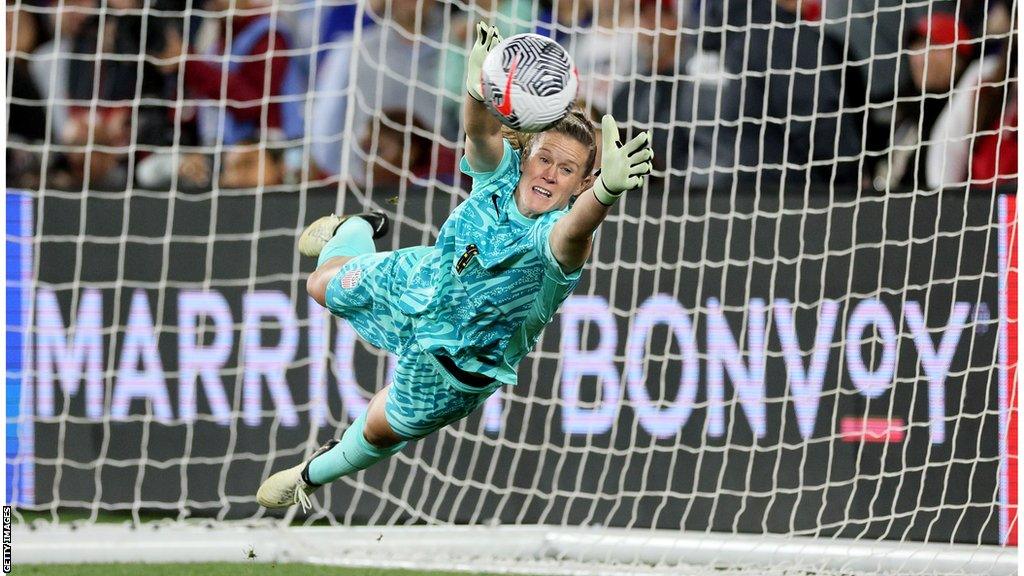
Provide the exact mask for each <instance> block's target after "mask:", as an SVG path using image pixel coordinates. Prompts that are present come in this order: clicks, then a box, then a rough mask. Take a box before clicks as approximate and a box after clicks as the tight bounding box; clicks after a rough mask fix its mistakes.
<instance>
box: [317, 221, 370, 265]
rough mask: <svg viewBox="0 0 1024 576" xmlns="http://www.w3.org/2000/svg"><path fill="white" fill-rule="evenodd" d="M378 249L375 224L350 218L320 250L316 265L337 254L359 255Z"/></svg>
mask: <svg viewBox="0 0 1024 576" xmlns="http://www.w3.org/2000/svg"><path fill="white" fill-rule="evenodd" d="M376 251H377V247H376V246H374V245H373V226H370V223H369V222H367V221H366V220H363V219H362V218H349V219H347V220H345V221H344V222H342V223H341V226H338V229H337V230H335V231H334V237H333V238H331V239H330V240H328V241H327V244H326V245H325V246H324V249H323V250H321V251H320V257H319V258H317V259H316V265H317V267H320V266H321V265H322V264H323V263H324V262H326V261H328V260H330V259H331V258H334V257H336V256H359V255H360V254H373V253H374V252H376Z"/></svg>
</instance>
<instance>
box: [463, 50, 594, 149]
mask: <svg viewBox="0 0 1024 576" xmlns="http://www.w3.org/2000/svg"><path fill="white" fill-rule="evenodd" d="M481 83H482V84H483V86H482V87H481V88H482V90H481V92H482V93H483V96H484V104H486V105H487V109H488V110H490V111H491V113H493V114H494V115H495V116H497V117H498V119H499V120H501V123H502V124H504V125H506V126H508V127H509V128H512V129H513V130H518V131H520V132H540V131H542V130H546V129H547V128H550V127H551V126H552V125H554V124H555V123H556V122H558V121H559V120H561V119H562V118H564V117H565V115H566V114H567V113H568V112H569V108H570V107H571V106H572V103H573V101H574V100H576V89H577V86H578V84H579V79H578V78H577V76H576V66H575V65H573V62H572V58H571V57H570V56H569V53H568V52H566V51H565V48H562V46H561V45H559V44H558V42H555V41H554V40H552V39H550V38H545V37H544V36H540V35H537V34H516V35H515V36H510V37H508V38H506V39H505V40H503V41H502V42H501V43H499V44H498V45H497V46H495V47H494V48H493V49H492V50H491V51H490V52H489V53H488V54H487V58H485V59H484V64H483V70H482V74H481Z"/></svg>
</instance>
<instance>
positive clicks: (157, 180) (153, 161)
mask: <svg viewBox="0 0 1024 576" xmlns="http://www.w3.org/2000/svg"><path fill="white" fill-rule="evenodd" d="M212 170H213V158H212V157H211V155H210V154H208V153H206V152H202V151H196V150H194V149H189V150H184V149H183V150H179V151H178V153H177V154H175V153H174V152H169V151H160V152H155V153H153V154H150V155H148V156H146V157H145V158H143V159H142V160H140V161H139V162H138V164H136V165H135V186H137V187H138V188H142V189H144V190H178V191H179V192H209V191H210V189H211V187H212V185H213V177H212Z"/></svg>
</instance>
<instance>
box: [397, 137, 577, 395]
mask: <svg viewBox="0 0 1024 576" xmlns="http://www.w3.org/2000/svg"><path fill="white" fill-rule="evenodd" d="M459 167H460V169H461V170H462V172H463V173H465V174H467V175H469V176H470V177H472V178H473V186H472V190H471V192H470V196H469V198H468V199H467V200H466V201H465V202H463V203H461V204H460V205H459V206H458V207H456V208H455V210H454V211H452V213H451V215H450V216H449V217H448V220H447V221H445V223H444V225H443V226H442V227H441V233H440V235H439V236H438V238H437V242H436V243H435V245H434V246H433V248H432V249H431V251H430V252H429V253H428V254H426V255H425V256H424V257H423V258H422V259H421V260H420V261H419V262H418V263H417V264H416V265H415V267H414V269H413V270H412V271H411V273H410V275H409V279H408V282H407V284H406V287H407V289H406V290H405V291H404V293H403V294H402V295H401V296H400V297H399V301H398V303H397V304H398V308H399V309H400V310H401V311H402V312H404V313H405V314H408V315H409V316H410V317H411V318H412V323H413V332H414V334H415V338H416V341H417V343H418V344H419V346H420V348H421V349H422V350H424V351H426V352H428V353H431V354H441V355H445V356H448V357H450V358H452V359H453V360H454V361H455V363H456V364H457V365H458V367H459V368H461V369H463V370H466V371H468V372H475V373H478V374H484V375H486V376H489V377H491V378H494V379H495V380H498V381H500V382H502V383H505V384H514V383H515V382H516V367H517V365H518V364H519V362H520V360H522V359H523V357H525V356H526V355H527V354H528V353H529V352H530V350H531V349H532V348H533V346H534V344H536V342H537V339H538V338H540V334H541V332H542V331H543V329H544V326H545V325H547V323H548V322H549V321H551V319H552V317H553V316H554V314H555V312H556V311H557V310H558V306H559V305H561V303H562V302H563V301H564V300H565V299H566V297H568V295H569V294H571V293H572V291H573V290H574V289H575V288H576V285H577V284H578V283H579V278H580V271H581V270H582V268H581V270H577V271H575V272H573V273H571V274H566V273H564V272H563V271H562V268H561V266H560V265H559V264H558V262H557V261H556V260H555V258H554V256H553V255H552V254H551V248H550V245H549V244H548V237H549V236H550V234H551V229H552V227H553V226H554V224H555V222H557V221H558V219H559V218H562V217H563V216H565V215H566V214H567V213H568V209H563V210H556V211H553V212H548V213H545V214H542V215H540V216H538V217H537V218H527V217H526V216H523V215H522V214H521V213H520V212H519V209H518V207H517V206H516V202H515V198H514V192H515V189H516V185H517V184H518V182H519V174H520V172H519V154H518V152H516V151H515V150H513V149H512V147H511V145H510V144H509V143H508V141H505V142H504V153H503V155H502V159H501V163H500V164H499V165H498V167H497V168H496V169H495V170H494V171H492V172H487V173H482V172H474V171H473V170H472V169H471V168H470V166H469V163H468V161H467V160H466V158H465V157H463V158H462V161H461V163H460V165H459Z"/></svg>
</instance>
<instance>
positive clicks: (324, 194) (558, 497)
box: [7, 0, 1017, 545]
mask: <svg viewBox="0 0 1024 576" xmlns="http://www.w3.org/2000/svg"><path fill="white" fill-rule="evenodd" d="M840 5H842V6H840ZM489 8H491V7H490V6H481V5H478V4H475V3H474V4H471V5H468V6H467V5H464V4H461V3H445V2H429V1H424V2H404V3H403V2H400V1H398V0H391V1H390V2H369V3H366V4H364V5H360V4H356V3H345V2H331V3H327V2H315V3H281V4H278V5H276V7H275V8H274V9H271V8H270V7H269V5H266V4H262V3H258V2H237V3H236V4H235V5H234V7H233V9H232V8H231V7H229V6H228V5H226V4H221V3H218V1H217V0H210V1H209V2H205V3H195V4H192V3H189V4H181V3H175V2H161V1H157V2H138V1H137V0H118V1H109V0H108V2H107V3H106V4H104V5H102V6H100V5H98V4H96V3H95V2H92V1H91V0H65V2H63V3H61V4H54V3H50V2H27V1H22V2H17V3H8V8H7V17H8V18H7V20H8V37H9V38H11V41H9V43H8V60H7V63H8V71H7V74H8V96H7V104H8V117H9V119H10V120H9V122H8V130H9V132H8V143H7V160H8V176H7V177H8V193H7V214H8V218H7V222H8V225H7V247H8V292H7V302H8V324H7V325H8V328H7V330H8V353H7V354H8V356H7V359H8V373H7V384H8V388H7V389H8V420H7V422H8V427H7V429H8V446H7V455H8V465H7V478H8V492H7V501H8V502H11V503H15V504H16V505H17V510H18V511H19V512H25V513H38V512H43V513H44V514H45V515H46V516H49V517H51V518H54V519H59V518H60V517H61V516H63V515H67V514H69V513H71V512H72V511H81V510H84V511H86V512H87V513H88V514H90V516H91V517H92V518H95V516H96V515H98V514H101V513H102V514H107V513H130V514H131V516H132V517H133V518H134V519H136V520H138V519H139V518H140V517H141V516H142V515H145V514H149V513H158V514H160V515H166V516H169V517H171V518H176V519H179V520H181V519H185V518H188V517H192V516H199V517H212V518H216V519H218V520H230V519H252V518H260V517H262V516H263V514H264V513H263V512H261V511H260V510H259V509H258V508H257V507H256V506H255V504H254V503H253V502H252V500H251V498H252V496H251V495H252V494H253V492H254V490H255V487H256V486H257V485H258V484H259V481H260V480H261V479H262V478H264V477H266V476H267V474H268V473H269V472H270V471H271V470H274V469H277V468H279V467H280V466H283V465H286V464H291V463H293V462H295V461H297V460H298V459H300V458H301V457H302V454H303V453H304V451H305V450H306V448H307V446H308V445H309V444H310V443H313V442H315V441H318V440H323V439H326V438H327V437H330V436H336V435H337V433H338V430H339V429H341V428H342V427H343V426H344V425H345V424H346V423H347V422H349V421H350V420H351V418H353V417H354V416H355V415H356V414H358V411H359V409H360V408H361V407H362V406H364V405H365V401H366V398H368V396H369V394H370V393H371V392H372V391H373V390H374V389H375V388H376V387H377V386H379V384H380V382H382V381H383V380H384V379H385V378H386V376H387V373H388V361H387V358H386V357H384V356H382V355H381V354H380V353H378V352H376V351H374V350H371V349H368V348H366V347H365V346H363V345H362V344H360V343H358V342H356V341H354V339H353V337H352V333H351V331H350V330H347V329H346V327H344V326H343V325H340V324H337V325H333V326H331V327H330V328H328V327H327V326H328V325H329V324H333V322H329V321H328V319H327V318H326V317H325V316H324V315H323V313H322V312H320V311H318V310H315V309H314V310H313V311H312V312H311V309H310V307H309V306H308V300H307V298H306V296H305V294H304V291H303V286H304V273H305V272H306V271H308V269H309V267H310V266H311V263H310V262H307V261H304V260H302V259H300V258H299V257H298V256H297V255H296V254H295V252H294V245H295V238H296V235H297V233H298V231H300V230H301V227H302V225H303V224H304V223H306V222H309V221H310V220H312V219H313V218H315V217H316V216H318V215H320V214H322V213H324V212H328V211H341V212H344V211H352V210H357V209H363V208H365V207H367V206H376V207H383V208H384V209H386V210H388V211H389V212H391V214H392V215H393V217H394V219H395V224H396V226H395V232H394V234H393V235H392V236H391V237H389V238H388V239H386V240H385V241H384V242H383V245H381V248H396V247H399V246H408V245H413V244H422V243H427V242H430V241H431V238H432V234H433V233H434V232H436V230H437V228H438V227H439V226H440V224H441V223H442V222H443V220H444V217H445V215H446V214H447V213H448V212H449V211H450V210H451V208H452V207H453V206H454V205H455V204H457V202H458V201H459V200H460V199H461V198H462V197H463V196H464V194H465V192H464V190H466V189H468V186H467V183H466V182H465V180H464V179H462V178H460V177H459V176H458V175H457V174H456V173H455V170H454V167H455V159H457V158H458V156H459V155H460V154H461V149H460V140H461V138H460V132H459V130H460V128H459V125H458V122H457V121H455V119H456V118H458V113H457V105H458V102H459V99H460V98H461V96H462V92H461V90H462V86H461V84H460V81H461V78H462V70H463V68H462V66H463V65H464V60H463V59H464V55H465V53H466V49H467V47H468V46H469V44H468V43H469V42H471V38H468V37H467V36H464V35H462V34H463V33H464V31H465V27H466V24H467V23H468V22H470V21H471V18H472V17H473V15H474V14H480V13H485V14H486V12H481V11H486V10H487V9H489ZM493 8H494V9H495V10H496V14H497V15H493V18H495V19H496V21H497V22H498V23H499V26H503V30H504V31H505V32H506V35H507V34H509V33H512V32H515V31H525V30H531V31H537V32H539V33H542V34H549V35H553V36H554V37H555V38H556V39H558V40H559V41H561V42H563V43H564V44H565V45H566V46H567V48H569V49H570V51H571V52H572V53H573V54H574V56H575V58H576V61H577V64H578V65H579V66H580V75H581V78H583V79H584V84H583V89H582V90H581V97H582V100H583V102H584V103H585V104H586V105H589V106H591V107H592V108H593V109H594V111H595V114H597V113H598V112H600V111H605V110H612V111H614V112H615V114H616V117H617V118H618V119H619V121H620V123H621V125H622V126H623V127H624V128H625V130H626V131H631V130H639V129H647V128H651V127H653V128H654V129H655V134H656V138H655V145H656V147H657V150H656V152H657V153H658V157H659V158H660V159H661V162H660V163H659V164H658V165H657V166H656V172H655V174H654V175H653V177H652V179H651V182H650V183H649V185H648V187H647V189H646V190H645V192H644V193H643V194H635V195H632V196H630V197H628V198H627V199H626V200H625V201H624V202H622V207H621V208H620V211H619V212H618V213H617V214H615V215H614V217H613V218H612V219H611V220H610V221H609V223H608V224H606V225H605V227H604V228H603V229H602V232H601V234H600V235H599V245H598V248H597V250H596V251H595V257H594V259H593V263H592V265H591V266H590V267H589V268H588V270H587V272H586V273H585V274H584V281H583V283H582V284H581V286H580V289H579V290H578V292H577V295H575V296H574V297H573V298H572V299H571V300H570V301H568V302H567V304H566V305H565V307H564V308H563V310H562V313H561V314H560V316H559V317H558V318H557V319H556V321H555V322H554V323H553V324H552V325H551V326H550V327H549V329H548V331H547V332H546V333H545V335H544V337H543V339H542V341H541V343H540V345H539V346H538V350H537V352H535V353H534V354H533V355H532V356H531V358H530V359H529V360H528V361H527V362H525V363H524V365H523V367H522V369H521V380H520V385H519V386H517V387H516V388H513V389H510V390H506V391H503V395H502V398H501V399H500V400H496V401H495V402H492V403H489V404H488V406H487V407H486V408H485V410H483V411H482V412H481V413H480V414H479V415H477V416H475V417H474V418H472V419H470V420H469V421H467V422H466V423H464V424H462V425H460V426H459V427H457V428H456V429H452V430H447V431H443V432H442V433H440V434H438V435H437V436H436V437H434V438H431V439H428V440H426V441H423V442H420V443H418V444H417V445H416V446H415V447H414V448H410V449H407V450H406V451H405V452H404V453H403V454H402V455H400V456H399V457H398V458H396V459H394V460H393V461H391V462H389V463H388V464H385V465H381V466H378V467H376V468H374V469H371V470H369V471H367V472H365V473H363V474H360V475H359V476H357V477H355V478H353V479H346V480H344V481H342V482H339V483H337V484H336V485H334V486H332V487H331V489H330V490H329V491H327V493H326V494H325V497H324V499H322V500H321V503H322V506H319V507H317V508H316V509H314V511H313V512H312V513H311V514H309V515H308V516H304V517H303V516H302V515H300V519H301V520H302V521H303V522H305V523H310V524H311V523H315V522H322V521H326V522H328V523H331V524H344V525H353V524H357V525H358V524H367V523H368V524H374V525H404V524H422V523H425V524H438V523H441V524H445V523H458V524H462V523H469V524H488V523H494V522H497V523H500V524H506V525H538V524H539V525H551V526H580V525H600V526H610V527H625V528H629V529H633V530H638V531H643V530H648V529H651V528H657V529H670V530H672V529H674V530H678V529H685V530H690V531H697V532H722V533H737V532H743V533H755V534H758V533H778V534H786V535H805V536H824V537H831V536H841V537H844V538H849V539H852V540H866V541H871V540H894V541H899V542H905V541H926V542H938V543H961V544H974V545H992V544H996V545H998V544H1012V545H1016V462H1017V456H1016V443H1015V437H1016V433H1015V430H1016V416H1015V414H1016V411H1015V408H1014V406H1015V403H1016V401H1015V390H1016V375H1015V367H1016V351H1015V348H1016V345H1015V341H1016V262H1015V260H1011V258H1012V257H1013V255H1014V254H1015V252H1016V235H1015V229H1016V228H1015V221H1016V218H1015V213H1016V208H1015V199H1014V195H1015V190H1016V171H1017V168H1016V62H1015V58H1012V57H1011V58H1007V54H1014V53H1015V48H1013V49H1010V47H1012V46H1013V45H1014V42H1011V39H1012V40H1014V41H1015V36H1013V35H1012V34H1011V33H1010V30H1012V29H1013V28H1014V26H1013V25H1012V24H1013V22H1015V21H1016V17H1015V16H1016V4H1015V3H1014V2H1002V1H996V0H989V1H988V2H975V1H969V0H961V1H960V2H920V3H915V2H907V3H900V2H882V1H872V2H849V3H839V2H822V3H818V2H810V1H806V2H802V3H799V4H797V3H794V5H793V6H791V5H790V4H789V3H787V2H779V3H777V4H776V5H774V6H773V5H772V4H771V3H768V2H765V3H763V5H762V4H760V3H754V4H752V5H751V6H747V5H746V3H743V2H711V1H704V2H697V1H693V2H681V3H678V4H677V3H674V2H645V1H638V2H632V1H628V0H620V1H617V2H598V3H595V4H594V5H593V6H590V5H584V4H575V3H559V4H556V5H553V6H552V5H546V4H544V3H539V4H534V3H526V2H516V1H515V0H508V1H506V2H498V3H495V6H494V7H493ZM569 8H572V9H571V10H570V9H569ZM410 14H412V15H416V14H419V15H420V18H421V21H420V22H421V28H420V29H419V30H415V29H414V31H413V32H412V33H411V34H409V33H407V34H405V35H403V34H402V33H400V32H398V31H397V30H399V28H400V26H401V25H404V24H407V22H408V20H409V15H410ZM228 15H230V16H228ZM225 16H226V17H227V21H230V22H231V23H232V24H231V25H229V26H226V27H222V26H221V23H222V22H223V21H224V20H219V19H218V18H220V17H225ZM1000 18H1003V19H1004V20H1005V19H1009V20H1010V23H1009V25H1008V24H1007V23H1005V22H1002V21H1001V20H1000ZM211 22H212V23H213V24H211ZM922 22H923V23H924V24H923V26H924V27H923V28H922ZM260 26H265V27H266V28H264V29H262V31H260V30H259V27H260ZM412 26H413V27H415V22H413V24H412ZM247 29H248V30H249V32H248V33H247V32H246V30H247ZM253 30H257V32H253ZM314 30H315V31H317V32H316V33H307V32H310V31H314ZM27 31H31V33H29V32H27ZM218 34H220V36H218ZM950 34H951V36H950ZM186 38H187V39H189V40H188V42H187V44H188V45H189V46H188V47H186V48H185V50H184V52H182V51H178V50H176V39H186ZM396 39H404V40H403V42H397V41H396ZM947 41H948V42H949V43H953V42H954V41H955V44H953V46H952V48H950V49H949V52H950V53H952V54H956V60H954V61H953V62H952V64H951V68H950V71H949V74H948V77H944V79H945V83H946V84H945V86H944V87H943V86H942V85H941V82H940V85H939V86H938V87H936V86H926V87H925V88H922V87H921V86H920V85H919V84H920V82H921V81H920V78H919V75H920V74H922V73H924V74H927V73H928V72H927V70H928V69H932V70H935V69H936V67H938V66H939V64H936V62H939V63H941V62H942V61H941V60H933V61H929V62H930V63H929V64H927V65H925V66H924V68H923V69H917V68H915V67H916V66H918V65H919V63H920V61H921V60H920V59H919V58H918V56H920V55H921V54H925V55H927V54H929V50H928V47H929V46H931V45H934V44H943V45H945V44H946V43H947ZM242 44H246V46H245V48H247V49H243V48H239V46H240V45H242ZM225 45H229V46H234V47H235V50H237V52H238V53H235V54H234V56H233V58H227V59H225V58H223V51H224V46H225ZM353 46H357V47H359V49H357V50H355V51H354V52H353V50H352V47H353ZM620 50H621V51H620ZM228 51H229V52H230V51H231V50H228ZM271 52H272V53H273V55H274V56H273V57H268V53H271ZM925 60H927V58H925ZM957 62H960V64H957ZM972 65H975V67H974V68H971V66H972ZM972 73H974V74H976V76H975V77H974V80H973V82H974V83H973V84H972V83H971V76H970V74H972ZM915 74H916V75H915ZM925 84H927V82H925ZM268 85H269V88H268ZM225 101H227V102H228V104H227V105H225ZM453 106H455V108H453ZM962 109H968V110H971V111H972V112H971V113H972V114H974V116H973V117H969V118H968V121H967V125H968V129H967V130H966V131H962V132H961V133H956V132H955V130H954V129H953V128H950V125H949V124H948V123H947V124H944V123H943V122H949V120H948V118H949V117H950V116H953V117H954V118H956V114H957V113H962V112H963V110H962ZM218 115H220V116H219V117H218ZM961 116H962V114H961ZM968 116H970V115H968ZM247 122H250V123H249V124H246V123H247ZM937 126H938V127H939V128H936V127H937ZM940 128H942V129H943V130H946V132H940V131H939V130H940ZM1011 156H1012V160H1011ZM19 190H20V191H19ZM790 318H791V319H792V320H791V321H789V322H787V319H790ZM183 351H185V352H184V353H183ZM793 358H797V360H796V361H794V360H793Z"/></svg>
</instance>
